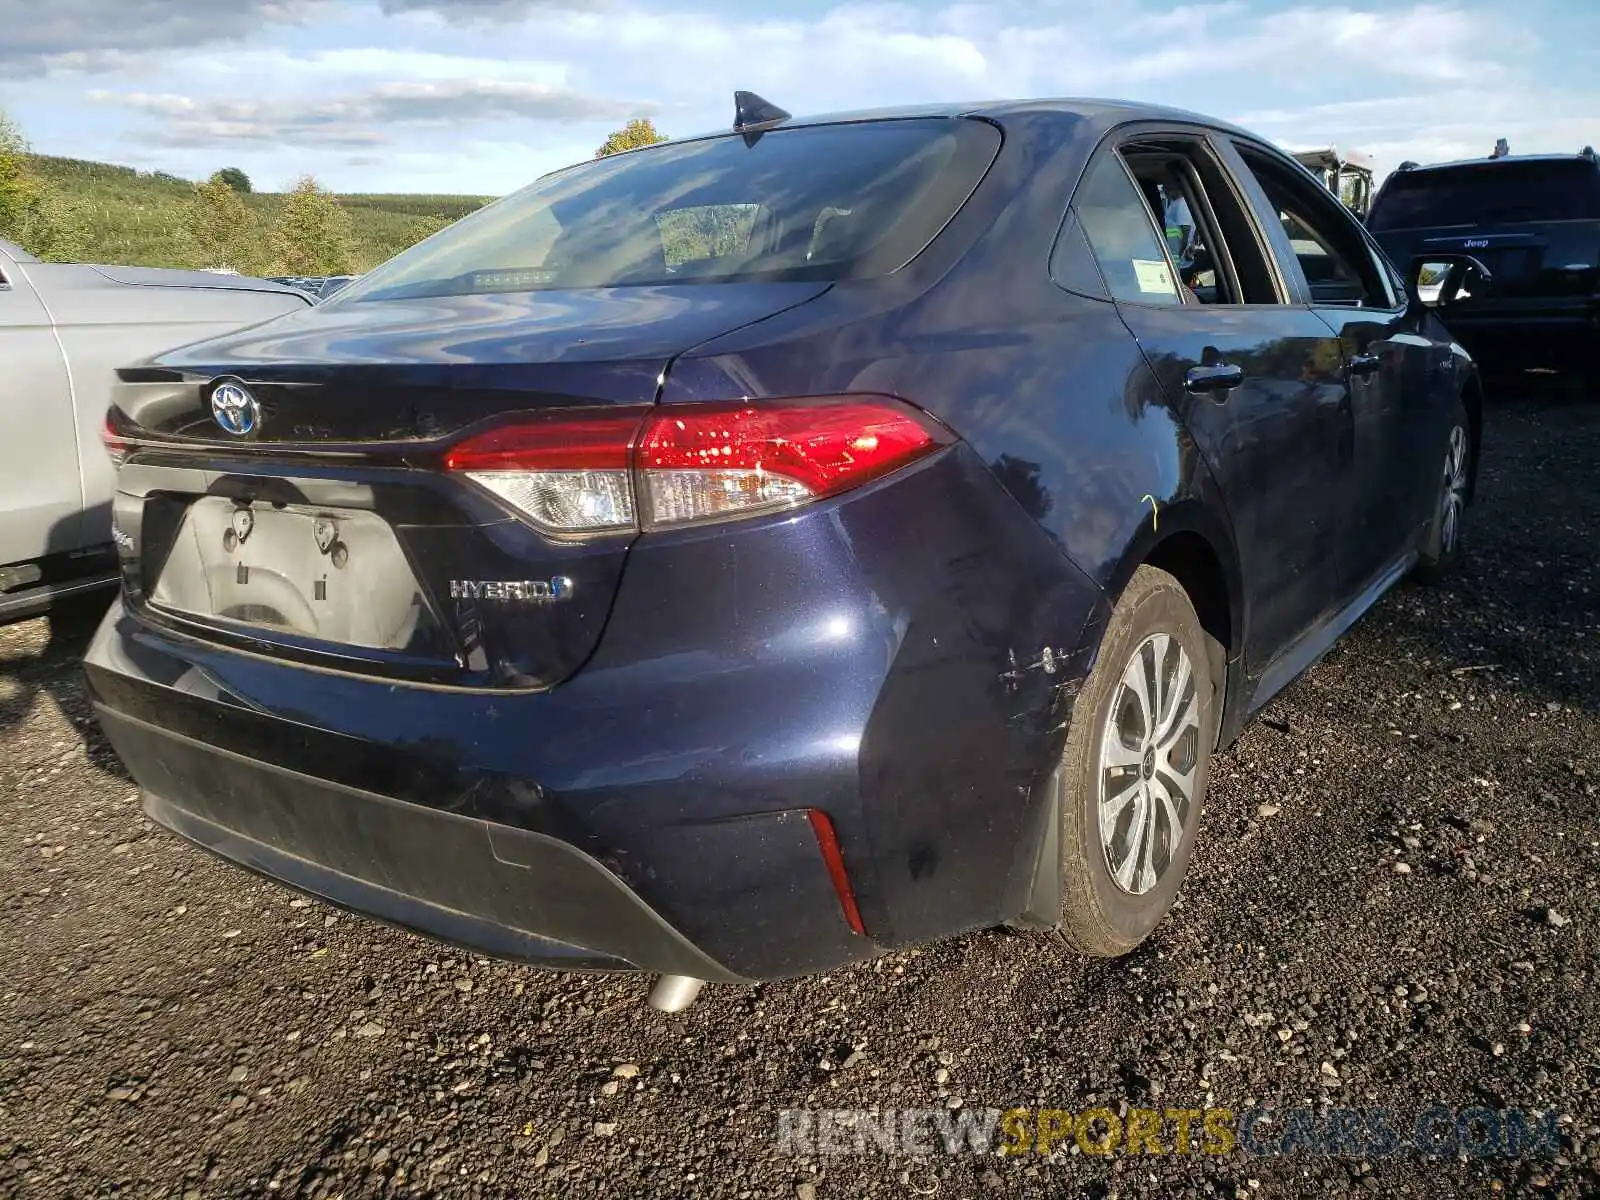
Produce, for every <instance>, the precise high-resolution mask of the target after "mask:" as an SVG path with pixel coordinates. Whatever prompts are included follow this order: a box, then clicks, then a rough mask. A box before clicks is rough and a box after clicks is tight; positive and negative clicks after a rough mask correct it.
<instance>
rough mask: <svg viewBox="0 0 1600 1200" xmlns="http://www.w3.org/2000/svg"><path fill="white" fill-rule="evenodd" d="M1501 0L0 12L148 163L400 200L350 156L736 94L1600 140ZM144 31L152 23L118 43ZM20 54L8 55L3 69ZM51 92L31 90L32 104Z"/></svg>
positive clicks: (1378, 144) (1317, 131)
mask: <svg viewBox="0 0 1600 1200" xmlns="http://www.w3.org/2000/svg"><path fill="white" fill-rule="evenodd" d="M1514 3H1515V0H1461V2H1459V3H1456V2H1441V0H1422V2H1421V3H1413V4H1407V3H1405V2H1404V0H1384V2H1383V3H1382V4H1380V3H1379V2H1378V0H1338V2H1334V3H1328V4H1316V3H1314V2H1304V3H1299V4H1297V5H1296V6H1295V7H1291V8H1288V9H1282V10H1277V11H1272V10H1268V9H1266V8H1263V7H1262V5H1261V3H1260V0H1250V2H1248V3H1247V2H1246V0H1223V2H1218V3H1206V2H1203V0H1201V2H1197V3H1196V2H1192V3H1187V4H1176V5H1174V4H1171V3H1167V2H1165V0H1029V2H1024V0H953V2H950V3H939V2H938V0H930V2H928V3H893V2H881V0H871V2H868V3H855V4H851V3H840V4H837V5H835V6H834V7H832V8H828V9H822V10H820V11H819V10H817V9H815V8H806V7H798V8H787V7H778V6H776V5H774V6H771V7H764V8H757V7H756V6H755V5H753V4H749V3H748V0H746V2H745V3H744V4H743V5H742V6H739V5H738V3H737V0H0V17H3V16H4V15H5V14H6V13H7V11H8V9H16V8H18V7H19V6H22V7H25V8H26V9H28V11H32V10H34V9H39V10H40V11H45V12H48V13H50V14H52V15H51V16H50V17H47V18H46V19H45V20H44V22H43V24H42V26H39V27H40V28H46V29H47V32H46V33H44V34H40V33H37V32H32V33H29V34H27V35H26V36H27V37H28V38H29V41H28V43H27V45H26V47H25V49H24V50H23V51H21V52H20V53H22V54H24V55H32V57H31V58H29V59H27V61H28V62H29V63H30V64H32V65H31V67H30V68H29V69H35V70H37V69H40V68H39V64H40V63H42V62H45V61H48V63H49V64H50V65H52V66H54V67H55V68H57V69H60V68H61V67H62V66H63V65H65V64H67V63H73V64H76V65H77V66H78V67H80V68H81V69H83V70H84V71H85V72H87V73H88V74H90V75H92V76H94V78H92V79H90V80H89V81H88V85H87V86H90V87H93V88H94V89H95V91H96V92H97V93H110V94H111V95H112V96H113V97H118V98H120V99H116V100H114V101H113V103H116V104H118V105H119V106H120V113H119V115H118V116H117V117H115V118H111V120H112V122H113V123H114V125H115V127H116V128H118V129H119V131H121V132H122V134H125V136H122V137H121V140H122V142H123V143H124V144H128V145H131V146H139V145H146V146H151V147H155V148H156V149H155V154H156V156H157V157H158V158H159V159H160V162H161V165H162V166H163V167H164V168H165V169H170V170H176V171H180V172H182V171H190V172H192V171H196V170H199V169H200V168H201V167H203V166H204V165H205V161H206V160H204V159H203V157H202V156H204V155H207V154H208V152H209V151H210V150H211V149H213V148H215V147H218V146H236V147H239V148H240V150H239V153H240V154H241V155H242V156H248V154H250V153H257V152H259V153H262V154H266V153H268V151H269V149H271V148H281V152H282V153H284V154H287V153H290V152H291V151H293V152H294V153H298V154H299V155H300V156H301V157H303V158H304V159H305V160H306V162H305V169H307V170H314V171H317V172H319V173H323V172H330V173H334V174H338V175H340V177H341V178H349V177H350V176H354V175H357V174H359V173H360V171H362V170H366V171H371V172H373V173H374V174H377V173H380V172H381V173H382V174H383V177H384V178H383V184H382V185H383V186H388V187H393V186H404V180H403V179H402V178H401V177H399V176H398V174H397V172H398V171H399V170H400V165H399V164H400V163H401V162H402V160H401V159H400V158H398V157H396V156H395V155H394V154H392V153H391V154H387V155H385V156H384V163H385V165H384V166H383V167H381V168H379V167H377V166H375V165H372V164H367V163H365V162H363V163H355V162H353V161H352V160H353V159H358V158H360V159H368V158H372V157H376V155H374V154H373V153H372V147H373V146H377V145H383V146H388V147H390V148H391V149H392V148H395V147H399V146H404V147H405V150H406V157H405V159H404V160H403V162H404V165H405V167H406V169H408V170H410V169H417V170H422V169H424V164H434V163H436V164H438V165H439V169H440V170H441V171H446V172H454V173H455V174H457V175H458V176H459V177H460V178H461V185H462V186H464V187H469V188H474V189H476V188H480V187H482V186H484V183H483V182H482V181H484V180H488V179H491V178H492V179H493V180H494V181H495V183H496V186H500V185H502V184H503V183H506V182H507V181H520V180H523V179H527V178H531V177H532V176H533V175H536V174H538V173H539V172H540V171H542V170H546V169H549V168H551V167H554V166H558V165H561V163H562V161H570V158H569V159H566V160H561V159H559V158H558V156H560V155H571V154H573V153H574V151H576V152H577V157H587V155H588V154H589V153H592V147H593V146H594V145H596V144H598V142H599V141H600V140H601V138H603V136H604V134H605V132H606V129H607V128H608V127H610V126H613V125H614V124H616V123H617V122H619V121H620V120H621V119H624V118H625V117H627V116H630V115H634V114H635V113H644V112H651V113H653V114H654V115H655V118H656V120H657V123H658V124H659V125H660V126H661V127H662V128H663V129H664V130H665V131H667V132H669V133H674V134H690V133H696V132H703V131H705V130H708V129H715V128H720V127H724V126H726V124H727V123H728V122H729V120H730V119H731V116H732V92H733V90H734V89H735V88H751V89H754V90H756V91H758V92H760V93H761V94H763V95H765V96H768V97H769V98H770V99H772V100H773V101H775V102H776V103H778V104H781V105H782V106H783V107H785V108H787V109H789V110H790V111H792V112H796V113H814V112H828V111H839V110H848V109H857V108H871V107H877V106H881V105H894V104H911V103H922V102H929V101H962V100H968V99H971V100H982V99H985V98H991V97H1003V96H1012V97H1022V96H1071V95H1080V96H1081V95H1090V96H1096V95H1098V96H1120V97H1126V98H1131V99H1137V100H1147V101H1153V102H1158V103H1167V104H1173V105H1175V106H1177V107H1181V108H1187V109H1192V110H1196V111H1200V112H1209V113H1213V114H1216V115H1220V116H1229V115H1230V114H1241V115H1238V116H1236V117H1235V118H1234V119H1236V120H1237V121H1238V122H1239V123H1240V124H1243V125H1245V126H1247V127H1249V128H1253V129H1257V130H1259V131H1260V132H1261V133H1263V134H1265V135H1267V136H1269V137H1272V138H1274V139H1275V140H1279V141H1282V142H1285V143H1286V144H1294V145H1306V144H1322V143H1326V142H1329V141H1333V142H1336V143H1337V144H1340V145H1348V146H1353V147H1355V148H1359V149H1365V150H1369V151H1372V152H1375V153H1376V154H1378V156H1379V157H1380V159H1384V158H1387V160H1388V161H1390V162H1393V161H1398V160H1399V158H1401V157H1411V158H1418V159H1423V160H1427V159H1429V158H1432V157H1436V156H1439V155H1442V154H1451V155H1453V154H1458V153H1477V152H1478V147H1479V145H1480V143H1481V144H1484V145H1492V143H1493V139H1494V138H1495V137H1497V136H1509V137H1512V139H1513V145H1514V146H1515V147H1517V148H1518V149H1521V148H1527V149H1536V148H1546V145H1547V144H1548V143H1554V145H1552V146H1551V147H1550V148H1558V147H1566V146H1567V143H1569V142H1571V143H1572V148H1576V146H1578V145H1582V144H1583V143H1584V142H1586V141H1587V142H1593V141H1597V140H1600V130H1595V131H1592V132H1591V131H1589V130H1588V129H1587V128H1586V127H1585V128H1582V129H1580V127H1583V126H1584V124H1585V122H1584V118H1586V117H1592V116H1593V115H1594V114H1595V113H1597V112H1600V99H1597V91H1600V88H1597V87H1596V86H1595V85H1594V84H1592V83H1588V82H1581V83H1580V82H1572V83H1569V84H1568V86H1567V88H1566V90H1565V98H1566V99H1567V100H1569V101H1570V103H1568V104H1566V105H1563V104H1562V103H1561V101H1562V99H1563V98H1564V96H1563V91H1562V89H1561V88H1560V87H1559V86H1558V85H1557V84H1556V83H1554V82H1552V81H1551V75H1552V74H1553V73H1555V72H1559V70H1562V69H1567V70H1569V71H1570V78H1571V79H1572V80H1574V81H1577V80H1580V79H1584V78H1585V77H1584V72H1583V70H1582V67H1581V63H1582V53H1583V51H1582V50H1581V49H1574V45H1577V44H1578V43H1574V45H1567V46H1560V45H1557V41H1556V39H1557V38H1558V37H1559V34H1557V33H1555V32H1550V33H1547V34H1546V37H1547V39H1548V40H1549V42H1550V44H1549V45H1544V44H1541V42H1540V41H1539V39H1538V38H1537V37H1535V35H1533V34H1531V33H1529V32H1526V31H1525V30H1524V28H1523V22H1521V21H1520V20H1519V16H1520V14H1519V13H1518V12H1517V11H1516V10H1515V9H1514V8H1513V7H1511V6H1512V5H1513V4H1514ZM1469 4H1470V7H1469ZM1495 4H1499V5H1500V8H1499V9H1498V10H1496V9H1494V8H1491V7H1488V6H1490V5H1495ZM712 6H719V7H715V8H714V7H712ZM1574 19H1575V20H1579V21H1581V20H1582V18H1581V17H1576V18H1574ZM141 20H143V22H144V24H145V25H147V26H148V27H149V28H146V29H144V30H142V31H140V30H134V29H133V28H132V27H133V26H134V25H135V24H138V23H139V22H140V21H141ZM37 24H38V23H36V25H37ZM0 27H4V24H3V22H0ZM29 28H33V27H31V26H30V27H29ZM74 30H79V31H80V32H79V34H78V35H77V36H76V37H75V36H74ZM179 32H186V33H187V34H192V35H193V36H195V37H200V38H212V39H223V40H225V41H226V42H227V47H228V48H227V51H226V53H205V54H201V53H193V54H188V55H185V56H183V57H182V59H181V61H182V71H181V74H175V73H174V71H173V63H174V61H175V59H174V56H173V54H172V53H171V52H162V51H157V50H156V49H154V47H156V46H158V45H166V44H170V43H171V39H172V38H173V37H175V36H177V34H178V33H179ZM124 35H126V36H124ZM1580 42H1581V39H1580ZM1581 44H1583V45H1587V44H1588V43H1581ZM18 54H19V51H18V50H17V48H16V43H15V41H14V40H13V41H12V42H11V43H8V46H7V48H6V49H5V50H0V61H3V60H5V59H6V57H7V56H8V55H9V56H10V58H11V60H12V61H13V62H15V61H20V60H19V59H18V57H17V56H18ZM41 56H45V57H41ZM1590 61H1591V62H1593V57H1592V52H1591V59H1590ZM0 77H3V76H0ZM1588 77H1589V78H1592V77H1593V72H1592V71H1591V72H1589V76H1588ZM174 78H181V79H182V81H183V82H182V85H181V88H177V89H175V88H174V87H173V85H172V84H171V83H170V82H168V81H170V80H171V79H174ZM51 86H53V84H52V81H49V80H46V81H42V83H41V84H40V87H42V88H43V89H44V95H45V96H48V95H49V94H50V93H49V88H50V87H51ZM83 86H85V85H79V87H80V90H79V92H78V93H77V95H75V96H70V97H63V96H62V94H61V93H57V96H58V97H61V98H59V99H57V100H56V101H55V102H54V103H52V104H51V105H50V107H48V108H45V107H43V106H44V105H45V103H46V101H45V99H44V98H36V94H35V92H34V90H33V89H30V91H29V93H28V95H27V96H26V97H25V99H24V103H25V104H34V105H36V106H37V107H36V108H35V109H33V110H31V111H42V112H44V114H45V117H44V119H45V122H46V124H47V126H55V125H59V126H61V127H64V128H65V127H73V126H75V127H78V128H84V127H87V126H88V125H89V124H90V123H91V122H93V121H99V122H102V127H103V123H104V122H106V121H107V117H106V114H107V113H108V112H111V111H113V110H112V109H109V108H108V107H107V106H106V103H107V101H106V97H105V96H103V95H102V96H100V99H101V103H100V104H99V105H98V106H96V107H95V108H92V109H89V110H87V112H88V113H90V114H95V113H97V114H99V115H98V116H93V115H85V110H83V109H82V107H81V96H82V90H81V89H82V87H83ZM174 90H181V91H182V93H183V102H182V103H176V102H175V101H174V99H173V98H172V97H171V96H169V95H168V93H170V92H172V91H174ZM3 92H4V84H3V83H0V94H3ZM74 102H76V103H77V104H78V105H79V107H77V108H74ZM28 115H30V116H31V112H30V113H29V114H28ZM29 124H30V132H31V133H32V134H33V136H34V140H35V141H36V142H40V143H45V142H46V131H44V130H41V129H39V128H37V127H35V126H34V123H33V121H31V120H30V122H29ZM1574 133H1581V134H1582V136H1579V137H1573V136H1570V135H1572V134H1574ZM469 142H472V144H474V146H475V150H474V154H473V155H472V157H470V158H468V157H466V156H465V155H464V153H463V149H464V146H465V145H467V144H468V143H469ZM251 147H259V148H260V149H259V151H256V150H252V149H250V148H251ZM52 148H53V149H57V150H58V151H59V152H62V153H71V152H72V148H71V146H70V145H66V146H54V147H52ZM272 152H273V153H278V152H279V150H277V149H273V150H272ZM323 156H326V157H325V159H324V158H323ZM274 161H276V160H274ZM190 164H198V165H197V166H191V165H190ZM427 169H428V170H430V171H431V170H432V167H428V168H427Z"/></svg>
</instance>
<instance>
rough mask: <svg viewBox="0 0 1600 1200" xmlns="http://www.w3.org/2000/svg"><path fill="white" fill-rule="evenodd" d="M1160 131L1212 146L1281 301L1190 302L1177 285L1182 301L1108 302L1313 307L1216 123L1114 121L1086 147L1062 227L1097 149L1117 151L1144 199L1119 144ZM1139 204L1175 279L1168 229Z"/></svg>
mask: <svg viewBox="0 0 1600 1200" xmlns="http://www.w3.org/2000/svg"><path fill="white" fill-rule="evenodd" d="M1163 135H1165V136H1169V137H1180V138H1188V139H1193V140H1195V141H1197V142H1199V143H1201V144H1202V145H1203V146H1205V147H1207V148H1209V149H1210V151H1211V153H1212V155H1213V158H1214V161H1215V163H1216V166H1217V169H1218V170H1219V171H1220V172H1221V173H1222V177H1223V179H1224V180H1226V181H1227V184H1228V187H1229V189H1230V191H1231V198H1232V199H1233V201H1234V203H1236V204H1237V205H1238V206H1239V207H1240V208H1241V209H1242V210H1243V215H1244V217H1245V220H1246V221H1247V222H1248V223H1249V225H1250V227H1251V229H1252V230H1253V231H1254V233H1255V236H1256V244H1257V249H1258V251H1259V253H1260V254H1261V255H1262V257H1263V258H1264V259H1265V261H1266V264H1267V270H1268V271H1269V272H1271V274H1272V276H1273V280H1274V285H1275V288H1276V290H1277V292H1278V295H1279V296H1280V298H1281V302H1279V303H1273V304H1261V303H1250V304H1190V303H1189V302H1188V299H1187V298H1186V297H1185V296H1184V295H1183V293H1182V291H1181V290H1180V292H1179V293H1178V298H1179V301H1180V303H1179V304H1176V305H1172V304H1149V303H1143V302H1141V301H1138V300H1118V299H1116V298H1115V297H1112V299H1111V303H1113V304H1131V305H1133V306H1134V307H1136V308H1152V309H1163V310H1171V309H1173V308H1185V309H1190V310H1205V309H1211V310H1215V311H1222V310H1227V311H1234V310H1240V309H1242V310H1247V311H1257V312H1261V311H1270V310H1273V309H1280V308H1293V307H1306V308H1309V307H1311V306H1310V305H1309V304H1297V303H1296V300H1295V299H1294V297H1295V296H1296V291H1295V289H1294V288H1293V287H1292V286H1291V285H1290V281H1289V279H1287V278H1286V277H1285V276H1284V274H1283V272H1282V270H1281V268H1280V264H1279V263H1278V261H1277V255H1276V254H1274V253H1273V252H1272V250H1271V247H1270V245H1269V244H1268V243H1266V242H1264V241H1263V238H1262V229H1261V224H1260V219H1259V213H1257V212H1256V211H1255V206H1254V205H1253V204H1252V203H1250V201H1249V200H1248V199H1247V195H1248V192H1247V191H1246V190H1245V187H1244V184H1245V181H1243V180H1241V179H1239V178H1238V169H1237V168H1235V167H1233V166H1232V165H1231V164H1230V161H1229V159H1228V156H1227V155H1226V154H1224V153H1221V152H1220V149H1219V146H1218V145H1217V141H1218V139H1219V138H1220V137H1222V136H1223V132H1222V131H1221V130H1218V129H1215V128H1213V127H1211V126H1206V125H1187V124H1183V123H1181V122H1176V121H1132V122H1129V123H1127V124H1123V125H1118V126H1115V127H1114V128H1112V129H1110V130H1108V131H1107V132H1106V134H1105V135H1104V136H1103V137H1102V138H1101V139H1100V141H1099V142H1097V143H1096V144H1095V146H1094V148H1093V149H1092V150H1091V151H1090V152H1089V154H1088V156H1087V157H1086V158H1085V159H1084V168H1083V171H1082V173H1081V174H1080V175H1079V176H1078V180H1077V182H1076V183H1075V184H1073V188H1072V194H1071V196H1070V197H1069V199H1068V202H1067V218H1065V219H1063V222H1062V224H1063V228H1064V227H1065V223H1066V219H1071V218H1073V217H1074V215H1075V213H1074V210H1073V208H1072V205H1073V203H1074V202H1075V201H1076V200H1077V193H1078V188H1079V186H1081V185H1082V183H1083V181H1084V179H1086V178H1087V177H1088V175H1089V171H1090V170H1091V169H1092V168H1093V166H1094V163H1095V161H1096V159H1097V158H1098V157H1099V156H1100V155H1101V154H1104V153H1108V152H1109V153H1113V154H1115V155H1116V158H1117V162H1118V164H1119V165H1120V166H1121V167H1122V170H1123V171H1124V172H1125V173H1126V174H1127V175H1128V182H1129V183H1130V184H1131V185H1132V187H1133V190H1134V192H1135V193H1136V194H1137V195H1138V196H1139V198H1140V201H1141V203H1142V202H1143V200H1144V192H1143V191H1142V190H1141V189H1140V188H1139V181H1138V180H1137V179H1135V178H1134V177H1133V174H1132V172H1131V170H1130V169H1129V167H1128V163H1127V160H1126V159H1124V158H1123V156H1122V150H1121V148H1122V146H1123V145H1124V144H1126V143H1127V142H1130V141H1137V140H1138V139H1139V138H1142V137H1143V138H1149V137H1161V136H1163ZM1241 165H1242V164H1241ZM1248 182H1249V183H1250V184H1254V182H1255V181H1254V179H1251V180H1249V181H1248ZM1203 194H1204V193H1203ZM1209 206H1210V205H1209V200H1208V207H1209ZM1142 207H1143V208H1144V210H1145V216H1146V218H1147V219H1150V220H1151V221H1152V226H1151V228H1152V229H1153V230H1154V232H1155V234H1156V240H1157V242H1158V243H1159V244H1160V246H1161V250H1162V254H1163V256H1164V257H1165V259H1166V262H1167V266H1168V269H1169V270H1171V271H1172V272H1173V278H1174V279H1175V280H1178V274H1177V267H1176V264H1175V263H1173V262H1172V255H1171V253H1170V251H1169V249H1168V247H1167V239H1166V234H1165V233H1164V231H1162V230H1161V229H1160V228H1159V227H1157V226H1156V225H1155V224H1154V223H1153V221H1154V219H1153V218H1152V217H1151V214H1150V206H1149V204H1143V203H1142ZM1213 215H1214V213H1213ZM1057 236H1058V237H1059V236H1060V232H1059V231H1058V232H1057ZM1052 253H1054V248H1053V247H1052ZM1228 253H1229V254H1230V255H1232V254H1233V250H1232V247H1231V245H1230V247H1229V251H1228ZM1095 265H1096V267H1098V266H1099V259H1098V257H1096V261H1095ZM1295 267H1296V270H1298V269H1299V263H1298V262H1297V263H1296V264H1295ZM1178 282H1179V286H1180V288H1181V286H1182V281H1181V280H1178Z"/></svg>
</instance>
